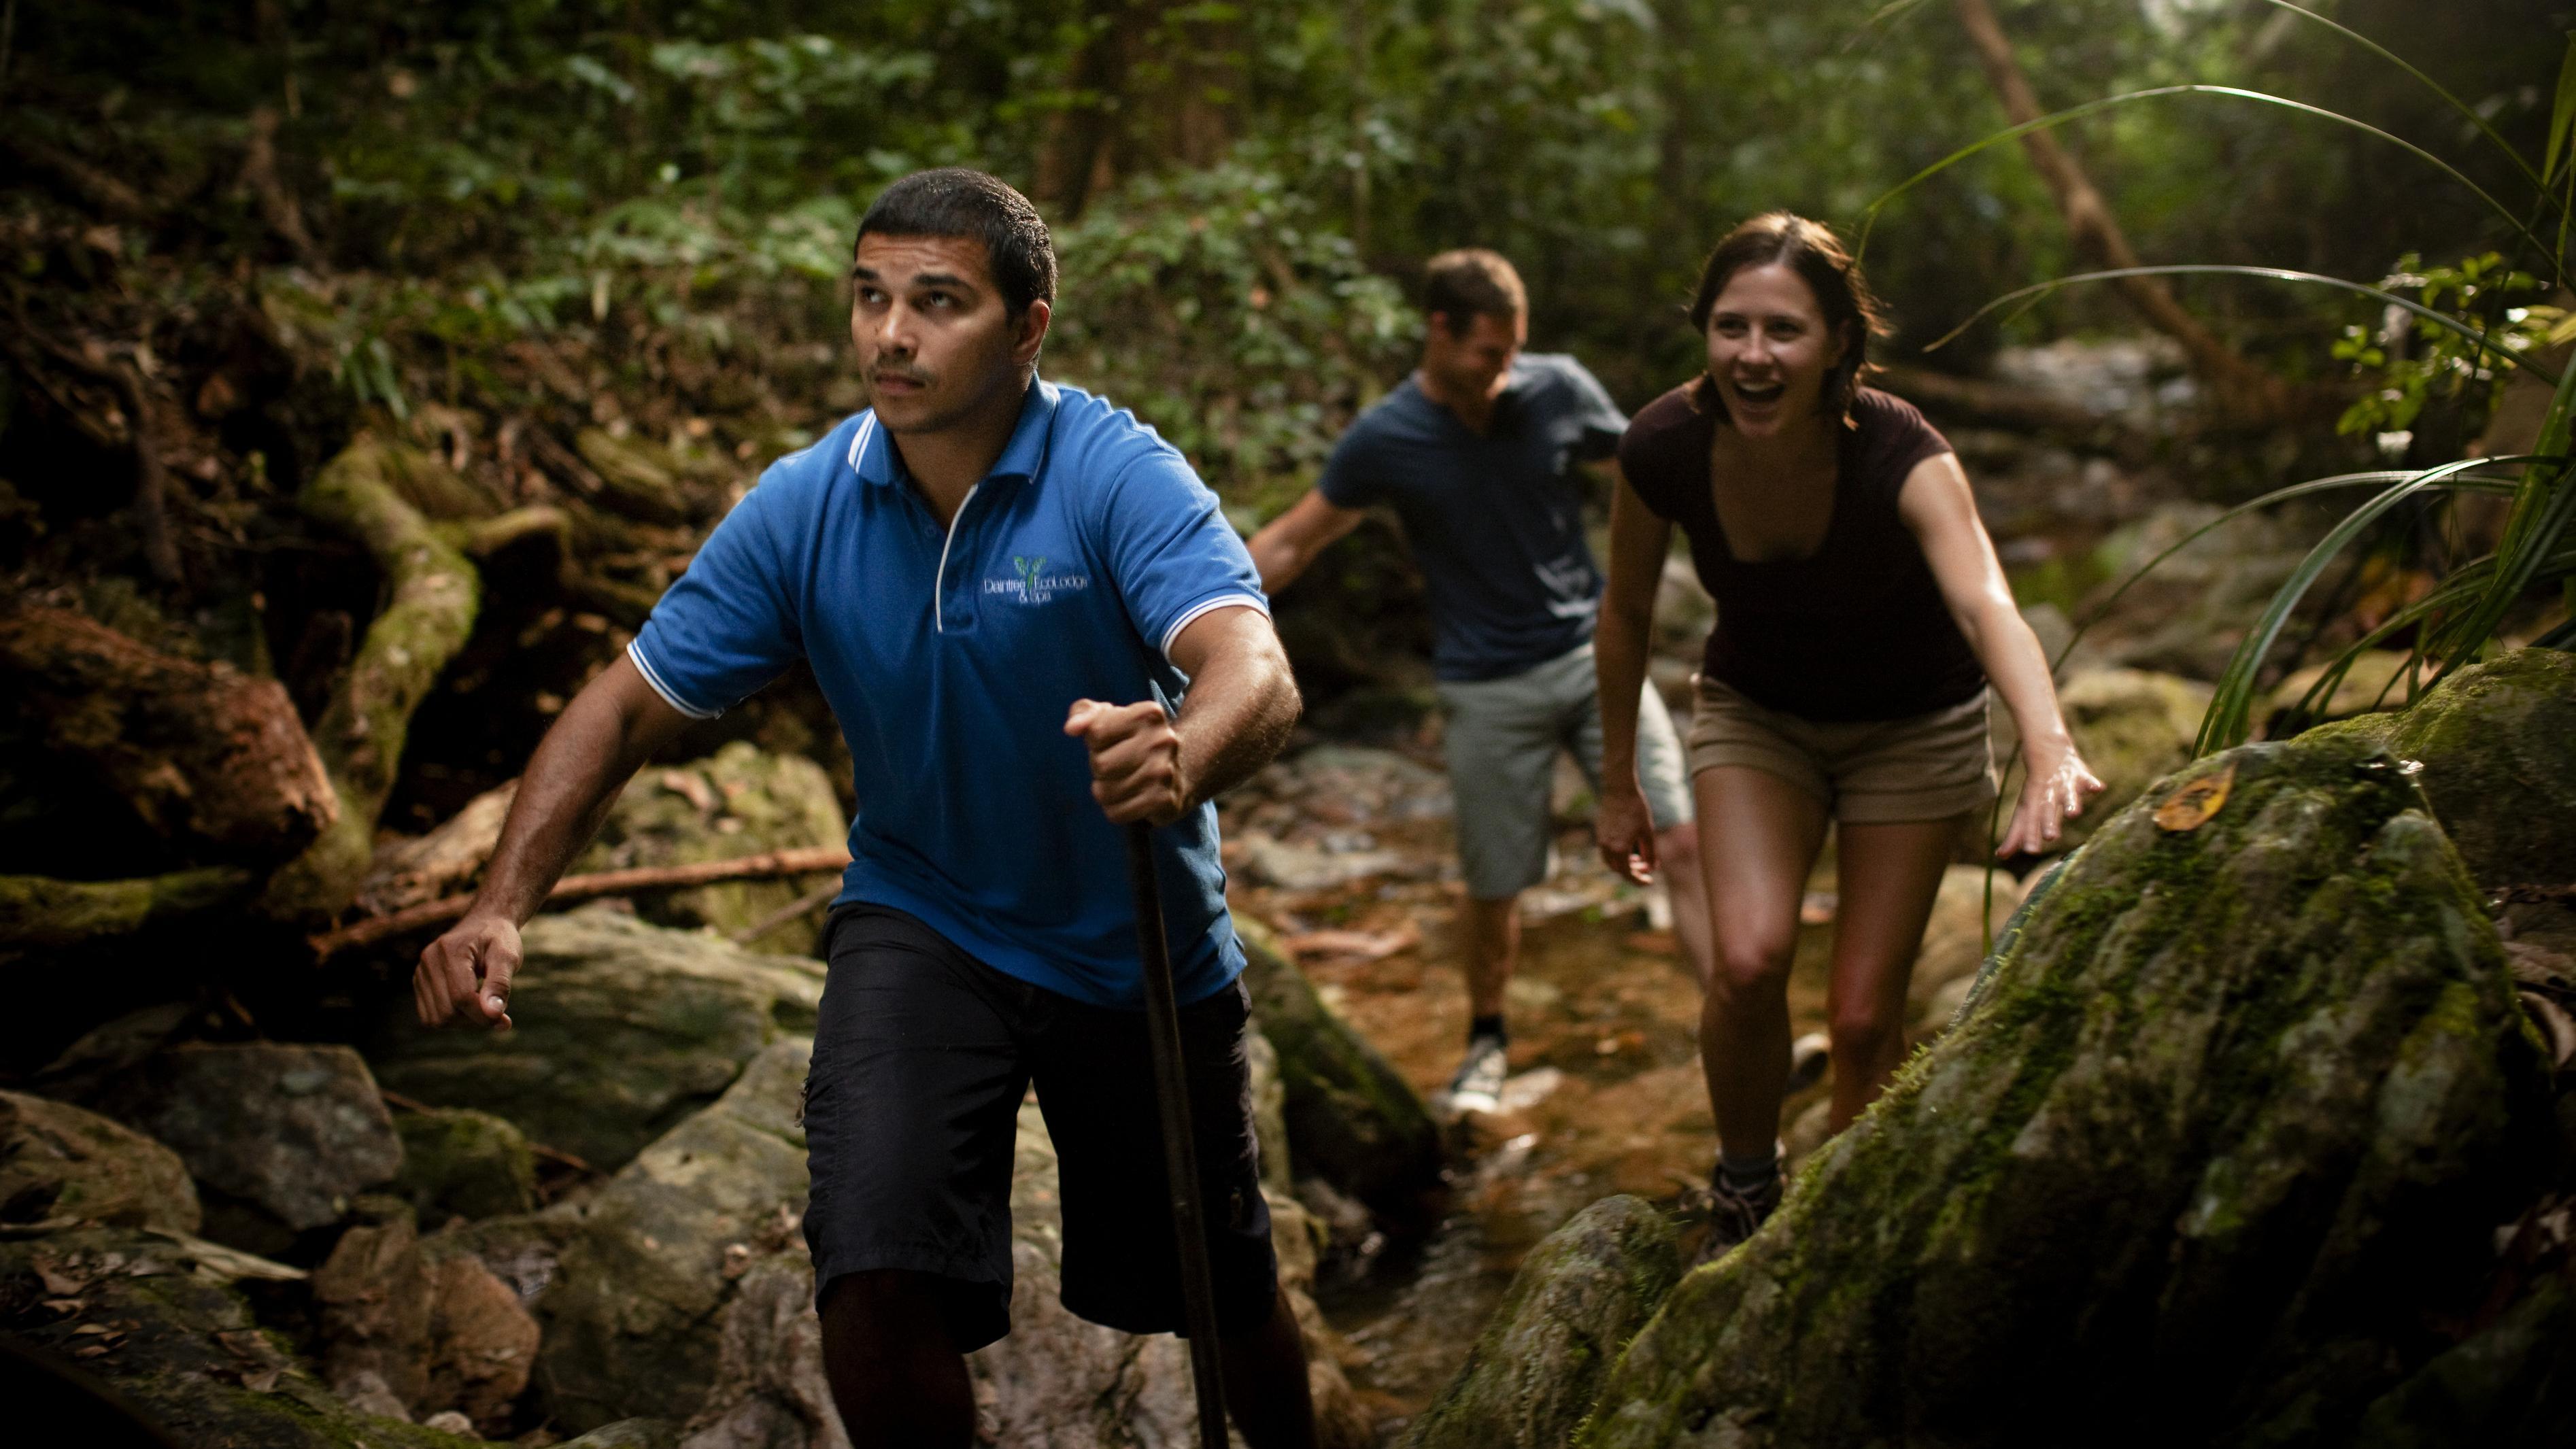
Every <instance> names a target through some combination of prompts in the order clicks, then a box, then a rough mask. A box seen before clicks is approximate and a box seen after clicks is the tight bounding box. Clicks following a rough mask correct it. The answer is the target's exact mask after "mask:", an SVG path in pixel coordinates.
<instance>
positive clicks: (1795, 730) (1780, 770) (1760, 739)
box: [1690, 677, 1995, 825]
mask: <svg viewBox="0 0 2576 1449" xmlns="http://www.w3.org/2000/svg"><path fill="white" fill-rule="evenodd" d="M1696 690H1697V693H1696V696H1695V699H1694V707H1693V709H1692V711H1691V726H1690V768H1691V775H1692V776H1693V777H1694V778H1696V777H1697V776H1698V775H1699V772H1700V771H1702V770H1713V769H1716V768H1717V767H1718V766H1720V765H1744V766H1748V767H1750V768H1752V769H1756V770H1760V771H1762V772H1763V773H1764V774H1768V775H1777V776H1779V777H1780V778H1781V779H1783V780H1786V781H1788V782H1789V783H1790V784H1792V785H1795V786H1797V787H1798V788H1799V789H1801V790H1804V791H1806V792H1807V793H1808V794H1810V795H1813V796H1815V797H1816V798H1817V799H1818V800H1820V801H1822V802H1823V803H1824V805H1825V808H1826V809H1827V810H1829V811H1831V812H1832V814H1833V817H1834V818H1835V819H1836V820H1840V821H1843V822H1844V823H1846V824H1850V825H1896V824H1901V823H1905V822H1908V821H1917V820H1948V819H1950V818H1952V817H1954V816H1958V815H1964V814H1966V813H1968V812H1969V811H1971V810H1983V809H1985V808H1986V807H1987V806H1989V805H1992V804H1993V803H1994V800H1995V768H1994V759H1993V754H1992V751H1991V750H1990V749H1989V747H1988V745H1987V743H1986V714H1987V710H1988V708H1989V705H1988V699H1989V696H1988V695H1987V694H1986V693H1984V692H1983V691H1980V692H1979V693H1978V695H1977V697H1976V698H1974V699H1971V700H1967V701H1964V702H1962V703H1959V704H1954V705H1951V706H1950V707H1949V708H1947V709H1936V710H1934V711H1932V712H1931V713H1930V714H1918V715H1912V716H1909V717H1908V718H1905V719H1890V720H1854V721H1850V722H1827V721H1819V720H1811V719H1804V718H1801V717H1799V716H1797V715H1794V714H1785V713H1782V712H1781V711H1779V710H1776V709H1766V708H1764V707H1763V706H1761V705H1758V704H1755V703H1754V702H1753V701H1752V700H1750V699H1747V698H1745V697H1744V696H1743V695H1742V694H1740V693H1737V692H1736V691H1735V690H1734V689H1733V688H1732V687H1730V686H1728V685H1725V684H1722V683H1720V682H1718V681H1717V680H1714V679H1709V678H1706V677H1702V678H1700V679H1699V680H1698V681H1697V684H1696Z"/></svg>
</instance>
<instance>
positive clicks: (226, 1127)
mask: <svg viewBox="0 0 2576 1449" xmlns="http://www.w3.org/2000/svg"><path fill="white" fill-rule="evenodd" d="M97 1105H98V1107H99V1109H100V1110H101V1111H103V1112H106V1113H107V1114H108V1115H110V1116H112V1117H115V1118H117V1119H118V1120H119V1121H122V1122H125V1123H127V1124H129V1125H131V1126H133V1127H136V1128H138V1129H140V1130H142V1131H144V1132H147V1133H149V1134H151V1136H152V1137H154V1138H155V1139H157V1140H159V1141H161V1142H165V1143H168V1144H169V1145H170V1146H171V1147H172V1148H173V1149H175V1150H176V1151H177V1152H178V1154H179V1157H180V1160H182V1161H184V1162H186V1163H187V1164H188V1173H189V1175H190V1176H192V1177H194V1178H195V1179H196V1180H197V1181H198V1182H199V1183H200V1184H201V1185H203V1186H204V1187H205V1188H207V1189H209V1190H211V1192H212V1193H213V1194H215V1198H214V1199H213V1200H211V1201H210V1202H209V1203H208V1206H209V1207H210V1208H212V1207H229V1206H231V1205H232V1204H238V1205H240V1206H241V1207H242V1208H244V1209H246V1210H248V1211H249V1212H250V1213H251V1214H253V1215H255V1217H257V1218H259V1219H264V1220H266V1221H265V1222H262V1223H260V1224H259V1225H258V1226H253V1225H252V1223H251V1222H250V1221H248V1220H236V1219H233V1218H231V1217H230V1216H229V1215H225V1216H224V1218H223V1221H222V1222H220V1223H219V1224H218V1226H215V1227H210V1228H209V1229H208V1231H209V1232H211V1233H212V1234H213V1235H214V1236H215V1237H217V1238H220V1239H223V1240H225V1241H227V1242H236V1243H239V1244H240V1245H242V1246H246V1247H251V1248H253V1249H254V1250H259V1251H274V1250H276V1249H277V1248H281V1247H282V1246H283V1242H282V1240H278V1239H275V1238H274V1235H273V1233H271V1232H270V1231H269V1229H270V1227H271V1226H272V1225H273V1226H275V1227H281V1228H282V1229H283V1230H284V1231H285V1232H287V1233H290V1234H291V1233H300V1232H304V1231H306V1230H308V1229H311V1228H318V1227H321V1226H322V1225H324V1224H326V1223H331V1222H336V1221H338V1220H339V1219H340V1217H341V1216H342V1215H343V1214H345V1213H346V1212H347V1211H348V1210H349V1202H350V1199H352V1198H354V1197H356V1196H357V1195H358V1194H359V1193H361V1192H364V1191H365V1190H367V1189H368V1188H371V1187H374V1186H376V1185H377V1184H378V1183H382V1182H385V1181H388V1180H390V1179H391V1178H392V1177H393V1175H394V1174H395V1173H396V1172H398V1171H400V1170H401V1168H402V1140H401V1139H400V1138H398V1137H396V1136H395V1135H394V1124H393V1117H392V1115H391V1114H390V1113H388V1112H387V1111H386V1110H385V1103H384V1099H383V1098H382V1097H381V1096H379V1095H378V1094H377V1091H376V1083H375V1079H374V1077H373V1076H372V1075H370V1074H369V1073H368V1071H367V1064H366V1062H365V1061H364V1060H363V1059H361V1058H360V1057H359V1055H358V1054H357V1052H355V1051H354V1050H352V1049H350V1048H348V1047H345V1046H341V1045H339V1044H337V1043H320V1044H302V1043H291V1042H266V1041H260V1042H220V1043H219V1042H183V1043H181V1044H179V1045H177V1046H173V1047H170V1048H168V1049H167V1050H165V1051H162V1052H160V1053H159V1054H157V1055H155V1056H153V1057H151V1058H149V1059H148V1060H146V1061H145V1062H144V1063H143V1064H142V1065H141V1066H140V1067H138V1068H136V1069H135V1070H134V1071H132V1072H130V1073H127V1074H126V1075H125V1076H123V1077H121V1078H118V1079H116V1080H115V1081H113V1082H111V1083H110V1084H108V1085H107V1087H106V1088H105V1089H104V1090H103V1094H102V1096H101V1097H100V1099H99V1101H98V1104H97ZM226 1200H229V1202H227V1201H226Z"/></svg>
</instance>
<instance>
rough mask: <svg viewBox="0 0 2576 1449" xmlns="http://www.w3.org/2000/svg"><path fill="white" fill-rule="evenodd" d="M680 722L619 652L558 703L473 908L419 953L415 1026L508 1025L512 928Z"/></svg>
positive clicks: (515, 938)
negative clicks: (595, 675)
mask: <svg viewBox="0 0 2576 1449" xmlns="http://www.w3.org/2000/svg"><path fill="white" fill-rule="evenodd" d="M689 723H690V721H689V717H688V716H687V715H684V714H682V713H680V712H679V711H678V710H676V709H673V708H672V707H671V706H670V704H669V703H668V702H667V701H665V700H664V699H663V698H662V696H661V695H659V694H657V693H655V692H654V690H653V687H652V686H651V685H649V684H647V683H645V682H644V676H643V674H642V672H640V671H639V670H637V669H636V667H635V663H634V661H633V660H631V659H629V658H627V657H626V656H625V655H623V654H620V655H619V656H618V657H617V660H616V662H615V663H613V664H611V665H609V666H608V668H606V669H605V670H602V671H601V672H600V675H599V677H598V678H597V679H594V680H592V681H591V682H590V683H589V684H588V685H587V686H585V687H584V688H583V689H582V691H581V693H580V694H578V695H575V696H574V697H573V701H572V703H571V704H569V705H567V706H565V707H564V712H563V717H562V718H561V719H558V720H556V721H555V724H554V728H552V729H550V730H548V731H546V737H545V738H544V739H543V740H541V741H539V742H538V744H537V752H536V754H535V755H534V756H533V757H532V758H530V759H529V761H528V769H527V773H526V774H524V775H522V776H521V777H520V779H519V793H518V795H517V797H516V798H514V799H513V800H512V801H511V802H510V816H509V819H508V820H507V821H506V822H504V823H503V824H502V826H501V842H500V844H499V846H498V847H496V848H495V849H494V850H493V852H492V861H491V864H489V865H487V866H485V867H484V870H483V885H482V887H481V889H479V890H477V891H476V892H475V893H474V904H473V906H472V907H471V908H469V909H468V910H467V911H466V913H465V918H464V919H463V920H461V921H458V922H457V923H456V924H455V925H454V926H453V927H451V928H450V929H449V930H448V932H447V934H445V935H443V936H440V937H439V938H438V939H437V940H435V941H432V942H431V943H430V944H429V948H428V949H427V950H425V951H423V952H421V954H420V965H419V967H418V968H417V969H416V970H414V971H413V973H412V996H413V1000H414V1004H415V1005H416V1006H418V1008H419V1010H420V1020H421V1024H422V1025H423V1026H442V1025H445V1024H447V1023H449V1022H462V1023H466V1024H469V1025H473V1026H507V1025H508V1024H509V1020H510V1018H509V1006H510V980H511V978H512V977H513V976H514V975H516V974H517V972H518V969H519V927H520V926H522V925H524V924H525V923H526V922H527V920H528V918H529V917H530V916H533V915H535V914H536V913H537V908H538V907H539V906H541V905H543V904H545V899H546V894H547V892H549V891H551V890H553V889H554V884H555V881H556V880H557V879H559V878H560V877H561V876H562V875H563V873H564V868H565V867H566V866H568V865H570V864H571V863H572V858H573V857H574V856H575V855H578V854H580V852H581V848H582V847H583V846H584V845H586V844H588V843H589V841H590V838H591V836H593V835H594V834H596V833H598V830H599V826H600V822H601V821H602V820H603V819H604V818H605V817H606V816H607V814H608V807H609V805H610V804H611V803H612V802H613V801H615V800H616V798H617V792H618V791H619V790H620V789H621V788H623V787H624V786H625V784H626V782H627V780H629V779H630V778H632V777H633V776H634V774H635V772H636V770H637V769H639V768H641V767H642V765H643V763H644V762H645V761H646V760H648V759H650V758H652V756H653V752H654V751H656V750H658V749H660V748H661V747H662V746H663V745H665V744H667V743H669V742H670V741H671V740H672V738H674V737H675V736H677V735H678V734H679V733H680V731H681V730H683V729H686V728H687V727H688V725H689Z"/></svg>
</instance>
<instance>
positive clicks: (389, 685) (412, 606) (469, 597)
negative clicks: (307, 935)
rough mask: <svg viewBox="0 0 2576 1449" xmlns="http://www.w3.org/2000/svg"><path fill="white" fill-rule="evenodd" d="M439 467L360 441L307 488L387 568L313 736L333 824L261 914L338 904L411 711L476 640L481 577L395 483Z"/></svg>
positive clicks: (351, 883) (312, 506) (350, 890)
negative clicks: (381, 595)
mask: <svg viewBox="0 0 2576 1449" xmlns="http://www.w3.org/2000/svg"><path fill="white" fill-rule="evenodd" d="M435 466H436V464H435V463H434V462H433V461H431V460H427V459H423V458H419V457H410V458H402V459H397V458H396V457H395V456H394V450H392V449H390V448H388V447H387V446H386V445H384V444H383V443H380V442H378V441H377V440H376V439H374V438H373V437H370V436H368V435H365V434H360V435H359V437H358V438H357V439H356V440H355V441H354V442H352V443H350V444H349V446H348V447H347V448H345V449H343V450H342V451H341V453H340V455H339V456H338V457H336V458H333V459H332V460H331V461H330V462H329V463H327V464H325V465H323V467H322V469H321V470H320V471H319V472H317V473H315V474H314V475H313V480H312V482H310V483H308V484H307V485H305V489H304V495H303V499H302V502H303V506H304V511H305V512H306V513H308V514H310V515H312V517H313V518H314V519H315V520H317V521H319V522H321V523H322V524H324V525H326V526H328V527H330V528H334V529H337V530H339V531H340V532H342V533H345V534H347V535H349V536H350V537H351V538H354V539H356V540H357V541H358V542H359V543H361V544H363V545H364V546H365V547H366V550H367V552H368V554H369V555H370V556H371V557H373V558H374V559H375V561H376V566H377V567H378V568H380V569H381V570H383V571H384V575H385V585H386V596H387V597H386V603H385V607H384V610H383V612H381V613H379V614H378V615H376V619H375V622H374V623H372V624H369V625H368V626H367V637H366V640H365V642H364V643H363V644H361V645H360V646H359V649H358V656H357V658H356V659H355V660H353V661H351V663H350V665H349V672H348V675H347V677H346V678H345V679H343V680H342V681H341V683H340V688H339V690H338V691H337V692H336V693H335V694H333V695H332V697H331V703H330V704H329V706H328V707H327V708H325V709H324V710H323V712H322V718H321V720H320V721H319V723H318V724H317V726H316V728H315V730H314V744H315V746H316V748H317V749H319V750H320V752H321V756H322V764H323V767H324V768H325V769H326V770H328V771H329V772H330V776H331V786H332V789H333V791H334V792H335V793H336V794H337V795H338V797H339V804H340V813H339V819H338V820H337V821H336V822H334V823H333V824H332V826H331V828H330V829H328V830H326V831H324V832H323V833H322V836H321V838H320V839H319V840H316V841H315V842H314V843H313V845H312V847H311V848H310V849H308V850H307V851H305V852H304V854H302V855H301V856H298V857H297V858H296V859H295V860H294V861H292V862H290V863H289V864H288V865H287V866H286V867H285V868H284V869H282V870H280V871H279V872H278V873H277V874H276V875H275V876H274V877H272V878H271V879H270V881H269V885H268V890H267V893H266V895H265V897H264V899H263V900H262V902H261V907H262V909H263V911H265V912H266V913H267V914H269V915H271V916H274V917H277V918H280V919H311V918H314V917H321V916H329V915H332V914H335V913H337V912H338V911H340V910H341V909H343V908H345V907H346V906H347V905H348V904H349V902H350V901H351V900H352V899H354V898H355V897H356V895H357V893H358V887H359V885H360V884H361V883H362V882H364V881H365V880H366V878H367V871H368V868H369V866H370V865H371V864H372V862H373V859H374V853H375V851H374V847H375V833H376V817H377V816H378V815H379V814H380V813H382V812H383V810H384V806H385V797H386V796H387V795H389V794H391V793H392V791H393V787H394V777H395V772H396V771H397V770H399V769H400V768H401V765H402V753H403V740H404V737H405V735H406V734H407V733H408V732H409V730H410V727H411V716H412V712H413V711H414V710H416V709H418V708H419V707H420V702H421V700H422V699H423V698H424V697H426V696H427V695H428V693H429V690H430V686H431V685H433V684H434V683H436V682H437V679H438V675H439V672H440V671H441V670H443V669H445V668H446V667H447V662H448V661H449V660H450V659H453V658H455V657H456V652H457V651H458V650H460V649H462V648H464V647H465V641H466V639H467V637H468V636H470V635H471V634H472V633H473V632H474V615H475V610H476V608H477V606H478V604H479V602H480V598H481V580H480V578H479V577H478V576H477V575H476V574H475V572H474V566H473V565H472V564H471V563H469V562H467V561H466V558H465V555H464V554H463V553H461V552H459V551H458V550H457V548H456V546H455V545H454V544H453V543H451V542H449V541H448V537H447V534H446V532H445V531H444V530H442V529H440V528H439V527H437V526H436V525H434V524H432V523H431V522H430V521H429V520H428V519H427V518H425V517H423V516H422V515H421V512H420V510H418V509H417V508H414V507H413V506H412V505H411V504H409V503H407V502H405V501H404V496H403V493H402V491H401V490H400V489H398V488H397V487H396V486H395V485H394V482H393V481H392V480H393V476H394V474H395V473H396V471H398V470H407V471H410V472H413V473H417V472H418V471H419V470H420V469H422V468H425V467H435Z"/></svg>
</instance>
